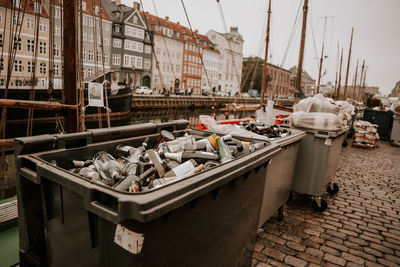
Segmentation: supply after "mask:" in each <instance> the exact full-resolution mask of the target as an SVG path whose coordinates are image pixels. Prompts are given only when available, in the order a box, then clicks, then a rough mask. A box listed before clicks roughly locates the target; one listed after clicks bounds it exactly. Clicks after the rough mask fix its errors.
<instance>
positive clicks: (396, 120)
mask: <svg viewBox="0 0 400 267" xmlns="http://www.w3.org/2000/svg"><path fill="white" fill-rule="evenodd" d="M390 144H391V145H397V146H400V115H394V116H393V127H392V132H391V133H390Z"/></svg>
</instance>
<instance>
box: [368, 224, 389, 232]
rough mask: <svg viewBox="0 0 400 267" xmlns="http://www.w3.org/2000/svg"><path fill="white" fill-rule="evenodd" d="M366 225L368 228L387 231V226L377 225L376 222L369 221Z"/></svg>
mask: <svg viewBox="0 0 400 267" xmlns="http://www.w3.org/2000/svg"><path fill="white" fill-rule="evenodd" d="M368 227H369V228H372V229H376V230H379V231H383V232H386V231H387V228H386V227H384V226H381V225H377V224H373V223H369V224H368Z"/></svg>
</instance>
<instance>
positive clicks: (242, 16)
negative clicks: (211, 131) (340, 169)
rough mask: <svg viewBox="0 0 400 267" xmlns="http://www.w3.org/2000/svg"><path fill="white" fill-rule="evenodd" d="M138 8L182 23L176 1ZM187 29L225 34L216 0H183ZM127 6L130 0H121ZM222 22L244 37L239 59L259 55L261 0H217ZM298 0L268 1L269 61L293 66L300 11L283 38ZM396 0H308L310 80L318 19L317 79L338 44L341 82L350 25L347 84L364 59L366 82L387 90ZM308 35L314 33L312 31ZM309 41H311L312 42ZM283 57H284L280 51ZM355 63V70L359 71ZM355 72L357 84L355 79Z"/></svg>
mask: <svg viewBox="0 0 400 267" xmlns="http://www.w3.org/2000/svg"><path fill="white" fill-rule="evenodd" d="M142 1H143V5H144V7H143V8H144V10H145V11H149V12H150V13H152V14H156V12H155V9H154V7H153V1H154V3H155V5H156V8H157V12H158V15H159V16H160V17H165V16H169V17H170V20H172V21H174V22H176V21H179V22H180V23H181V24H184V25H186V26H188V22H187V19H186V17H185V13H184V10H183V7H182V3H181V0H142ZM183 1H184V3H185V6H186V9H187V11H188V14H189V19H190V22H191V24H192V27H193V29H198V30H199V32H200V33H203V34H204V33H206V32H207V31H208V30H209V29H214V30H217V31H219V32H225V29H224V27H223V22H222V21H223V20H222V18H221V16H220V13H219V9H218V4H217V2H216V0H183ZM122 2H123V3H125V4H126V5H132V3H133V1H131V0H129V1H128V0H122ZM220 2H221V6H222V11H223V14H224V17H225V21H226V25H227V28H228V30H229V28H230V27H231V26H238V27H239V32H240V33H241V34H242V35H243V38H244V40H245V43H244V49H243V54H244V56H245V57H247V56H250V55H258V56H261V57H263V55H264V49H265V41H264V40H265V29H266V13H267V12H266V10H267V4H268V3H267V2H268V1H267V0H247V1H244V0H220ZM302 4H303V0H272V15H271V43H270V50H269V57H270V58H269V62H271V63H273V64H276V65H281V64H283V65H282V66H283V67H284V68H290V67H292V66H293V65H297V61H298V55H299V45H300V32H301V13H302V10H300V18H299V20H298V23H297V24H296V25H297V27H295V34H294V37H293V41H292V42H290V45H288V43H289V38H290V35H291V32H292V28H293V25H294V24H295V19H296V14H297V12H298V10H299V7H300V6H301V7H302ZM399 12H400V0H309V12H308V25H307V39H306V51H305V57H304V65H303V66H304V69H305V70H306V71H307V72H308V73H309V74H310V75H311V76H312V77H313V78H315V79H317V78H318V77H317V76H318V60H317V58H319V57H320V54H321V44H322V39H323V31H324V21H325V19H324V18H322V17H325V16H327V17H328V18H327V19H326V21H327V23H326V31H325V51H326V53H324V54H325V55H326V56H327V59H326V60H325V61H324V63H323V73H326V75H325V76H323V78H322V82H323V83H326V82H327V81H332V82H334V81H335V75H336V66H337V43H338V41H339V45H340V47H343V48H344V56H343V71H342V84H344V77H345V71H346V68H347V58H348V50H349V44H350V34H351V27H353V26H354V40H353V48H352V55H351V63H350V74H349V84H350V83H352V82H353V77H354V72H355V69H356V61H357V59H359V60H360V65H361V64H362V60H364V59H365V61H366V65H367V66H368V70H367V78H366V82H367V84H368V85H369V86H378V87H379V88H380V91H381V92H382V93H384V94H387V93H389V92H390V91H391V89H392V88H393V87H394V86H395V83H396V82H397V81H399V80H400V17H399V15H400V13H399ZM313 33H314V34H313ZM314 43H315V45H314ZM285 53H286V58H285V60H284V55H285ZM360 71H361V67H360V69H359V73H360ZM359 77H360V74H359V75H358V79H357V82H359Z"/></svg>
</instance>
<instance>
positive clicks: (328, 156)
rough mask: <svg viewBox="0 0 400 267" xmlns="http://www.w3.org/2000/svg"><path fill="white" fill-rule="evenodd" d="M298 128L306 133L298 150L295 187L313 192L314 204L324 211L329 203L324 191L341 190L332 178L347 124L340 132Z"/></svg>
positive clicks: (295, 189)
mask: <svg viewBox="0 0 400 267" xmlns="http://www.w3.org/2000/svg"><path fill="white" fill-rule="evenodd" d="M299 129H301V130H303V131H305V132H306V133H307V134H306V137H304V138H303V139H302V140H301V142H300V146H299V151H298V153H297V160H296V167H295V172H294V177H293V183H292V191H293V192H296V193H301V194H306V195H311V196H312V197H313V199H312V206H313V208H314V209H315V210H317V211H324V210H325V209H326V208H327V203H326V201H325V200H324V199H322V198H321V196H322V193H323V192H324V191H327V192H328V193H329V194H332V195H333V194H336V193H337V192H338V191H339V186H338V185H337V184H336V183H334V182H333V178H334V177H335V174H336V169H337V164H338V160H339V156H340V152H341V149H342V142H343V139H344V138H345V135H346V133H347V131H348V128H347V127H346V128H345V129H344V130H342V131H337V132H328V131H321V130H312V129H303V128H299Z"/></svg>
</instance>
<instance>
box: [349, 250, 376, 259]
mask: <svg viewBox="0 0 400 267" xmlns="http://www.w3.org/2000/svg"><path fill="white" fill-rule="evenodd" d="M349 253H350V254H352V255H354V256H358V257H360V258H363V259H365V260H369V261H372V262H375V261H376V258H375V256H373V255H371V254H368V253H365V252H363V251H361V250H355V249H349Z"/></svg>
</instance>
